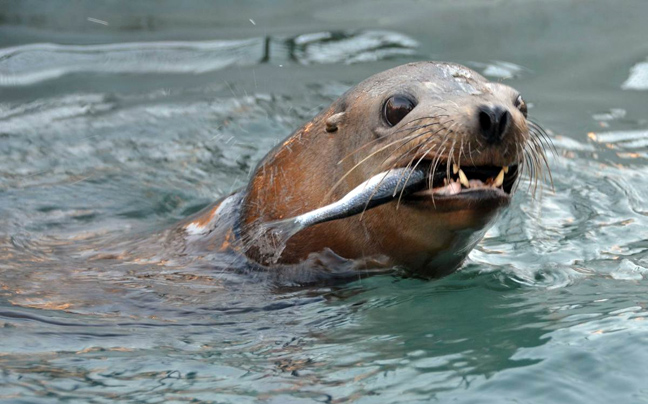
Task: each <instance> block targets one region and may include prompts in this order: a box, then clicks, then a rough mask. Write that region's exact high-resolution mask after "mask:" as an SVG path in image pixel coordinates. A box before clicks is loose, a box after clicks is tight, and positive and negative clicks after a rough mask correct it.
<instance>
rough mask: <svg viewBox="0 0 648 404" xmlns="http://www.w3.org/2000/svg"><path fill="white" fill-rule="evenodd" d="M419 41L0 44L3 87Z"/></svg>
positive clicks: (360, 36) (338, 35)
mask: <svg viewBox="0 0 648 404" xmlns="http://www.w3.org/2000/svg"><path fill="white" fill-rule="evenodd" d="M417 47H418V43H417V42H416V41H415V40H413V39H411V38H409V37H407V36H406V35H403V34H399V33H397V32H389V31H362V32H317V33H312V34H304V35H299V36H297V37H295V38H272V37H265V38H250V39H244V40H229V41H223V40H220V41H191V42H189V41H186V42H178V41H174V42H130V43H118V44H106V45H57V44H30V45H23V46H17V47H13V48H6V49H0V87H1V86H25V85H29V84H35V83H39V82H41V81H45V80H52V79H56V78H58V77H61V76H64V75H68V74H73V73H95V74H107V73H112V74H119V73H121V74H145V73H176V74H182V73H185V74H191V73H193V74H200V73H205V72H211V71H216V70H221V69H225V68H227V67H232V66H250V65H255V64H258V63H268V62H273V63H286V62H297V63H301V64H311V63H342V62H344V63H356V62H366V61H377V60H384V59H388V58H393V57H398V56H401V57H402V56H412V55H415V54H416V53H415V49H416V48H417Z"/></svg>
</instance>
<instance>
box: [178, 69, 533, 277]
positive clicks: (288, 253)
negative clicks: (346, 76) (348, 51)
mask: <svg viewBox="0 0 648 404" xmlns="http://www.w3.org/2000/svg"><path fill="white" fill-rule="evenodd" d="M533 129H534V125H533V124H531V123H530V122H529V121H527V119H526V104H525V103H524V101H523V100H522V98H521V97H520V95H519V93H518V92H517V91H515V90H514V89H512V88H510V87H508V86H505V85H502V84H500V83H491V82H489V81H488V80H486V79H484V78H483V77H482V76H480V75H479V74H477V73H475V72H474V71H472V70H470V69H468V68H466V67H463V66H460V65H456V64H450V63H436V62H419V63H411V64H408V65H404V66H400V67H397V68H394V69H391V70H388V71H385V72H383V73H379V74H377V75H375V76H373V77H370V78H369V79H367V80H365V81H364V82H362V83H360V84H358V85H357V86H356V87H354V88H352V89H351V90H349V91H347V93H345V94H344V95H343V96H341V97H340V99H338V100H337V101H335V102H334V103H333V104H332V105H331V106H330V107H329V108H327V109H325V110H324V111H323V112H321V113H320V114H319V115H318V116H316V117H315V118H314V119H313V120H312V121H310V122H308V123H306V124H305V125H304V126H303V127H301V128H300V129H298V130H297V131H296V132H294V133H293V134H292V135H291V136H289V137H288V138H287V139H286V140H285V141H284V142H282V143H281V144H280V145H279V146H277V147H276V148H275V149H273V150H272V151H270V152H269V153H268V155H267V156H266V157H265V158H264V159H263V160H262V161H261V162H260V163H259V165H258V166H257V168H256V170H255V171H254V173H253V175H252V177H251V179H250V182H249V184H248V186H247V187H246V188H245V189H243V190H241V191H239V192H237V193H235V194H234V195H232V196H230V197H227V198H225V199H224V200H223V201H220V202H217V203H216V204H215V205H212V206H210V207H208V208H207V209H205V210H204V211H203V212H200V213H199V214H197V215H195V216H194V217H192V218H189V219H188V220H186V221H184V222H183V223H181V224H180V225H179V227H178V230H179V231H178V232H177V233H178V234H180V237H181V238H183V242H184V244H185V248H188V249H193V250H206V251H214V250H218V251H234V252H237V253H239V254H243V255H245V257H247V258H248V259H249V260H250V261H252V262H255V263H258V264H261V265H265V266H273V265H276V264H281V265H291V264H298V263H300V262H303V261H304V260H306V259H307V258H308V257H309V256H312V255H314V254H315V255H317V254H320V253H322V252H324V251H332V252H334V253H335V254H336V255H337V256H339V257H342V258H345V259H348V260H366V259H368V258H379V259H380V260H381V261H382V262H385V263H386V265H390V266H393V265H397V266H401V267H406V268H408V269H410V270H412V271H414V272H415V273H417V274H418V275H421V276H426V277H437V276H442V275H445V274H448V273H451V272H452V271H454V270H455V269H456V268H457V267H458V266H459V265H460V264H461V262H462V261H463V260H464V259H465V257H466V256H467V254H468V253H469V252H470V250H471V249H472V248H473V247H474V246H475V244H476V243H477V242H478V241H479V240H480V239H481V238H482V237H483V235H484V233H485V232H486V230H487V229H488V227H489V226H490V225H491V224H492V223H493V220H494V219H495V218H496V217H497V216H498V214H499V213H500V212H501V210H502V209H503V208H504V207H506V206H507V205H508V204H509V201H510V198H511V194H512V192H513V190H514V188H515V183H516V181H517V179H518V177H519V173H520V171H521V169H522V168H523V167H527V168H537V166H538V164H539V163H540V161H541V158H543V156H544V155H543V154H542V149H541V147H540V140H539V137H538V136H539V133H538V132H537V131H535V130H533ZM389 171H397V172H401V171H403V172H405V171H406V172H408V173H416V174H414V175H415V176H417V177H416V178H415V179H414V180H416V181H414V182H415V183H416V184H423V186H422V187H421V188H420V189H416V190H415V191H416V192H412V193H409V194H408V195H402V197H401V195H395V193H394V192H393V191H392V192H391V193H389V192H383V191H384V189H383V190H382V191H381V192H382V193H381V195H382V196H383V199H382V200H381V201H380V203H379V204H378V203H376V204H375V205H376V206H373V207H372V206H365V207H371V209H367V210H366V211H365V209H364V208H361V207H362V205H366V204H367V202H368V200H366V197H367V195H364V197H363V198H365V199H357V198H356V199H354V198H355V197H357V195H358V193H357V190H358V189H359V188H360V186H361V184H363V183H365V184H366V183H368V182H369V183H370V182H371V180H370V179H372V178H375V177H374V176H376V175H377V174H378V173H384V172H389ZM408 175H409V174H408ZM421 178H426V179H427V180H426V181H422V182H421V180H420V179H421ZM408 181H409V179H408ZM374 185H376V184H375V183H374ZM392 189H393V188H392ZM372 192H373V190H372ZM345 198H346V199H345ZM350 201H351V203H349V202H350ZM329 205H330V206H329ZM326 206H328V208H327V209H328V210H327V209H324V210H322V207H326ZM332 206H333V207H334V211H335V212H336V214H334V215H332V216H331V212H332V211H331V207H332ZM361 211H362V212H363V214H362V215H354V214H355V213H359V212H361ZM322 214H324V216H321V215H322ZM322 217H325V218H327V220H328V221H326V222H323V220H320V219H322ZM291 218H297V219H295V220H293V221H292V222H291V221H290V220H288V219H291ZM333 219H336V220H333ZM277 223H292V226H293V229H295V228H296V229H298V231H297V232H295V233H292V234H294V235H292V234H291V236H292V237H289V238H287V239H285V240H282V245H280V246H277V248H279V249H280V254H279V255H278V254H276V253H273V252H272V251H269V250H268V248H267V247H268V246H267V245H266V244H264V243H262V242H261V240H260V237H259V235H260V234H263V233H264V232H265V230H264V229H267V228H268V224H277ZM272 226H273V225H270V227H272ZM283 244H285V245H283Z"/></svg>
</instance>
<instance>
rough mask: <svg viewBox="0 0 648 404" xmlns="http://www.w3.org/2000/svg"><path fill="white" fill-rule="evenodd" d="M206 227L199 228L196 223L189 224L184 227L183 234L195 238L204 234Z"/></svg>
mask: <svg viewBox="0 0 648 404" xmlns="http://www.w3.org/2000/svg"><path fill="white" fill-rule="evenodd" d="M206 230H207V226H201V225H200V224H199V223H198V222H191V223H189V224H188V225H187V226H185V232H187V234H189V235H190V236H197V235H200V234H205V233H206Z"/></svg>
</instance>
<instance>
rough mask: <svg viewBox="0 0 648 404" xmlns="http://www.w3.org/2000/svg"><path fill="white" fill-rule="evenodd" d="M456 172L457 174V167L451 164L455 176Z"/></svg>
mask: <svg viewBox="0 0 648 404" xmlns="http://www.w3.org/2000/svg"><path fill="white" fill-rule="evenodd" d="M457 172H459V166H458V165H457V164H453V165H452V173H453V174H456V173H457Z"/></svg>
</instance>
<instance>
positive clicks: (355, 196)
mask: <svg viewBox="0 0 648 404" xmlns="http://www.w3.org/2000/svg"><path fill="white" fill-rule="evenodd" d="M426 179H427V170H424V169H415V170H413V169H411V168H398V169H393V170H389V171H385V172H382V173H380V174H377V175H375V176H373V177H371V178H369V179H368V180H367V181H365V182H363V183H362V184H360V185H358V186H357V187H355V188H354V189H353V190H352V191H351V192H349V193H348V194H346V195H345V196H344V197H343V198H342V199H340V200H338V201H337V202H333V203H331V204H329V205H326V206H323V207H321V208H318V209H315V210H312V211H310V212H307V213H304V214H301V215H299V216H295V217H292V218H289V219H283V220H277V221H275V222H270V223H267V224H266V226H269V227H273V228H277V227H278V226H280V227H285V228H286V229H292V230H293V231H289V233H291V235H294V234H295V233H297V231H299V230H301V229H304V228H306V227H309V226H313V225H315V224H318V223H324V222H328V221H331V220H336V219H343V218H345V217H349V216H353V215H357V214H358V213H361V212H363V211H365V210H368V209H371V208H374V207H376V206H379V205H382V204H385V203H387V202H389V201H392V200H394V199H396V198H398V197H400V195H401V194H402V195H408V194H411V193H412V192H416V191H420V190H421V189H423V188H424V187H425V186H426Z"/></svg>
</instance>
